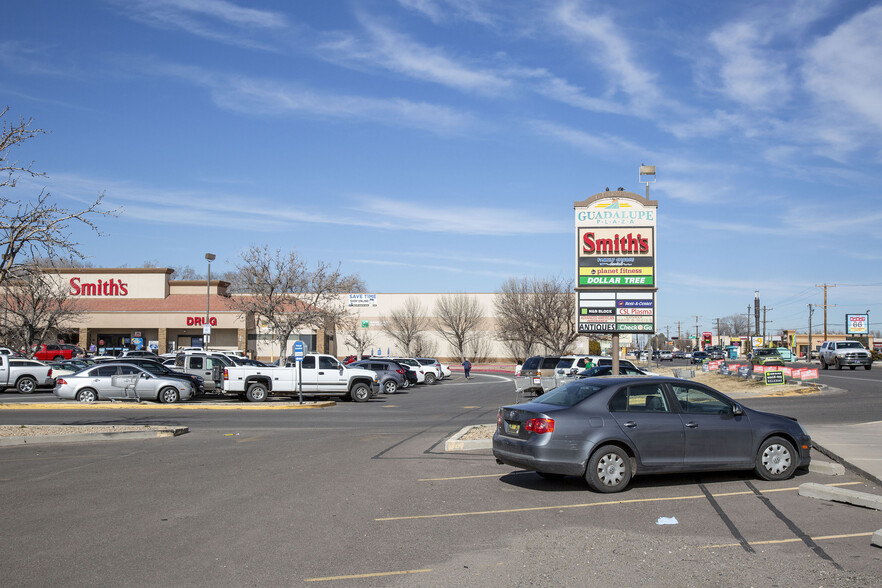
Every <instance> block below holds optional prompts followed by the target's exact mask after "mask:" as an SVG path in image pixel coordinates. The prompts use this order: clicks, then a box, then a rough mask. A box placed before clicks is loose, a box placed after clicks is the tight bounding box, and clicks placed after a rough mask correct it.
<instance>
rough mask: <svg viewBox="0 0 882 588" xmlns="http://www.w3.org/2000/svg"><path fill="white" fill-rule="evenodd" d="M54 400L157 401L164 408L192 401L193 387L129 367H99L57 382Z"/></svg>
mask: <svg viewBox="0 0 882 588" xmlns="http://www.w3.org/2000/svg"><path fill="white" fill-rule="evenodd" d="M52 392H53V394H55V396H57V397H58V398H62V399H65V400H78V401H80V402H95V401H96V400H123V399H129V400H135V399H137V400H145V399H146V400H156V401H158V402H162V403H163V404H168V403H173V402H178V401H179V400H189V399H190V398H192V397H193V387H192V385H191V384H190V383H189V382H187V381H184V380H178V379H173V378H164V377H161V376H156V375H154V374H151V373H150V372H148V371H146V370H144V369H142V368H140V367H139V366H136V365H133V364H127V363H112V364H103V365H96V366H92V367H90V368H86V369H84V370H80V371H79V372H77V373H75V374H71V375H66V376H62V377H60V378H58V379H57V380H56V381H55V389H54V390H53V391H52Z"/></svg>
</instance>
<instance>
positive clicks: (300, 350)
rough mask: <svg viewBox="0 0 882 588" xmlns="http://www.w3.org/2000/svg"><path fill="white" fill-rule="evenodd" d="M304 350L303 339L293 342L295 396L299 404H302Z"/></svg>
mask: <svg viewBox="0 0 882 588" xmlns="http://www.w3.org/2000/svg"><path fill="white" fill-rule="evenodd" d="M305 352H306V346H305V345H304V344H303V341H295V342H294V361H296V362H297V396H298V398H299V399H300V404H303V354H304V353H305Z"/></svg>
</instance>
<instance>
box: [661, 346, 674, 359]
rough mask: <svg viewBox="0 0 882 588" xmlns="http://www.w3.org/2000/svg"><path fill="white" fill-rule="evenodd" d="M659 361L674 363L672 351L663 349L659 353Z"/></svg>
mask: <svg viewBox="0 0 882 588" xmlns="http://www.w3.org/2000/svg"><path fill="white" fill-rule="evenodd" d="M658 359H659V361H674V353H673V352H672V351H671V350H670V349H661V350H659V352H658Z"/></svg>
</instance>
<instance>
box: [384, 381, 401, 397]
mask: <svg viewBox="0 0 882 588" xmlns="http://www.w3.org/2000/svg"><path fill="white" fill-rule="evenodd" d="M397 391H398V384H396V383H395V380H387V381H386V383H385V384H383V392H384V393H386V394H395V393H396V392H397Z"/></svg>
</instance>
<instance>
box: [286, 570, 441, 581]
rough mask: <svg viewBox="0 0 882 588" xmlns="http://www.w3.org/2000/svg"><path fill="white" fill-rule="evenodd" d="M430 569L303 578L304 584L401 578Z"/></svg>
mask: <svg viewBox="0 0 882 588" xmlns="http://www.w3.org/2000/svg"><path fill="white" fill-rule="evenodd" d="M431 571H432V570H431V569H425V570H401V571H398V572H377V573H373V574H352V575H349V576H328V577H326V578H305V579H304V580H303V581H304V582H328V581H330V580H357V579H360V578H380V577H382V576H403V575H405V574H424V573H426V572H431Z"/></svg>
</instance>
